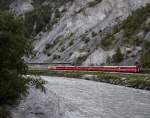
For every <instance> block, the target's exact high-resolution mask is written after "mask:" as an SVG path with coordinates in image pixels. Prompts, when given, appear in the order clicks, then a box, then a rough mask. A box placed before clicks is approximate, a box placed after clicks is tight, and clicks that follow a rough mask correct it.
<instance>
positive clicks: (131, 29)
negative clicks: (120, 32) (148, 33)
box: [121, 4, 150, 37]
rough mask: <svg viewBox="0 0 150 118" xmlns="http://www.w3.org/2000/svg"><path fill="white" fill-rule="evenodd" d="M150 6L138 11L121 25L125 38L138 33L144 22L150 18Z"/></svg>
mask: <svg viewBox="0 0 150 118" xmlns="http://www.w3.org/2000/svg"><path fill="white" fill-rule="evenodd" d="M149 13H150V4H147V5H146V6H145V7H142V8H139V9H137V10H136V11H135V12H133V13H132V15H130V16H129V17H128V18H127V19H126V20H125V21H124V22H123V23H122V25H121V29H124V31H125V36H126V37H130V36H132V35H133V34H134V33H136V32H137V31H138V29H139V28H140V27H141V24H142V23H143V21H145V20H146V19H147V18H148V17H149Z"/></svg>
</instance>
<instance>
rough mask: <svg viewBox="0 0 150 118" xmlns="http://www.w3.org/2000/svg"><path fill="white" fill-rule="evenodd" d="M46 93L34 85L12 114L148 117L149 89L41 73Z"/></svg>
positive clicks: (35, 117)
mask: <svg viewBox="0 0 150 118" xmlns="http://www.w3.org/2000/svg"><path fill="white" fill-rule="evenodd" d="M42 78H43V79H44V80H46V81H48V83H47V84H46V85H45V87H46V93H43V92H41V91H39V90H36V89H34V88H31V89H30V92H29V95H28V96H27V97H26V99H25V100H22V101H21V103H20V105H19V106H18V107H16V108H15V109H13V110H12V113H13V117H14V118H150V91H144V90H136V89H132V88H126V87H121V86H115V85H110V84H105V83H98V82H93V81H87V80H80V79H71V78H62V77H60V78H58V77H45V76H43V77H42Z"/></svg>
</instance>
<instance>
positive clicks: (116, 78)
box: [29, 70, 150, 90]
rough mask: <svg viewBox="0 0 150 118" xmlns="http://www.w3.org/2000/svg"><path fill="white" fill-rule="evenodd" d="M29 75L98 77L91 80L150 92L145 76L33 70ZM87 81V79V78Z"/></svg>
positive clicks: (148, 78) (149, 84) (149, 83)
mask: <svg viewBox="0 0 150 118" xmlns="http://www.w3.org/2000/svg"><path fill="white" fill-rule="evenodd" d="M29 74H34V75H45V76H62V77H73V78H82V77H83V76H84V75H96V76H97V78H95V79H93V78H91V79H90V80H94V81H98V82H105V83H111V84H116V85H123V86H128V87H133V88H140V86H141V84H142V85H143V86H142V87H141V89H147V90H150V75H144V74H126V73H125V74H123V73H109V72H97V71H51V70H32V71H29ZM85 79H86V78H85Z"/></svg>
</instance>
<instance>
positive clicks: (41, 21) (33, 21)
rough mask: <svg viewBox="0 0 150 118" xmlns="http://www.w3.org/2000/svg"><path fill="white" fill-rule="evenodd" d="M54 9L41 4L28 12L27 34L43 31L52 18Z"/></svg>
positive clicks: (26, 19) (26, 21)
mask: <svg viewBox="0 0 150 118" xmlns="http://www.w3.org/2000/svg"><path fill="white" fill-rule="evenodd" d="M51 14H52V10H51V8H50V7H49V6H41V7H39V8H36V9H35V10H33V11H31V12H29V13H27V14H26V18H25V26H26V36H28V37H30V36H31V35H33V36H34V35H36V34H37V33H39V32H40V31H42V30H43V29H44V28H45V26H46V25H47V24H48V23H49V22H50V20H51Z"/></svg>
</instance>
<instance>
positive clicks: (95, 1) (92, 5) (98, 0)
mask: <svg viewBox="0 0 150 118" xmlns="http://www.w3.org/2000/svg"><path fill="white" fill-rule="evenodd" d="M99 2H102V0H93V1H90V2H88V7H94V6H95V5H97V4H98V3H99Z"/></svg>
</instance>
